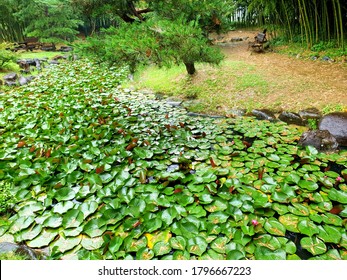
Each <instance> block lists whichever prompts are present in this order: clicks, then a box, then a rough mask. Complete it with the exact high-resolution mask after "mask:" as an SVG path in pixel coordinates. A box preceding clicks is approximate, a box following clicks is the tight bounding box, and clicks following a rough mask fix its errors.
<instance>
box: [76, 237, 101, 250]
mask: <svg viewBox="0 0 347 280" xmlns="http://www.w3.org/2000/svg"><path fill="white" fill-rule="evenodd" d="M103 244H104V240H103V238H102V237H101V236H98V237H93V238H90V237H88V236H85V235H83V236H82V240H81V245H82V247H83V248H84V249H86V250H88V251H93V250H97V249H100V248H101V247H102V245H103Z"/></svg>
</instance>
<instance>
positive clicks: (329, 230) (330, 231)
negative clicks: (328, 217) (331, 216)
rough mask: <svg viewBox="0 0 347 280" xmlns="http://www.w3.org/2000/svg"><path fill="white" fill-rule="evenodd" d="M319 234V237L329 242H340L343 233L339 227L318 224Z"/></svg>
mask: <svg viewBox="0 0 347 280" xmlns="http://www.w3.org/2000/svg"><path fill="white" fill-rule="evenodd" d="M318 229H319V234H318V237H319V238H320V239H322V240H323V241H324V242H327V243H335V244H338V243H339V242H340V240H341V238H342V234H341V231H340V229H341V228H339V227H334V226H330V225H323V226H318Z"/></svg>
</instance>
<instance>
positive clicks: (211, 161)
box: [210, 157, 217, 167]
mask: <svg viewBox="0 0 347 280" xmlns="http://www.w3.org/2000/svg"><path fill="white" fill-rule="evenodd" d="M210 163H211V166H212V167H216V166H217V164H216V163H215V162H214V160H213V158H211V157H210Z"/></svg>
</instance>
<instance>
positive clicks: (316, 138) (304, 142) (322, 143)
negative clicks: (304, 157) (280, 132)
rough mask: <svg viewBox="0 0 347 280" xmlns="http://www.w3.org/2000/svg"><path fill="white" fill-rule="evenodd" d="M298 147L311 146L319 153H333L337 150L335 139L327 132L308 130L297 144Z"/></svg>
mask: <svg viewBox="0 0 347 280" xmlns="http://www.w3.org/2000/svg"><path fill="white" fill-rule="evenodd" d="M298 144H299V145H300V146H303V147H306V146H313V147H315V148H316V149H317V150H318V151H320V152H334V151H336V150H337V148H338V142H337V140H336V138H335V137H334V136H333V135H331V133H330V132H329V131H328V130H308V131H306V132H304V133H303V134H302V135H301V137H300V140H299V143H298Z"/></svg>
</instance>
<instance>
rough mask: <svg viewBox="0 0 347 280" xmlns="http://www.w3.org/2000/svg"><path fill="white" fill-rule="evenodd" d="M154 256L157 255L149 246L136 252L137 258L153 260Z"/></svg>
mask: <svg viewBox="0 0 347 280" xmlns="http://www.w3.org/2000/svg"><path fill="white" fill-rule="evenodd" d="M154 256H155V253H154V252H153V250H151V249H148V248H141V249H139V250H138V252H137V253H136V259H137V260H151V259H153V258H154Z"/></svg>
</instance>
